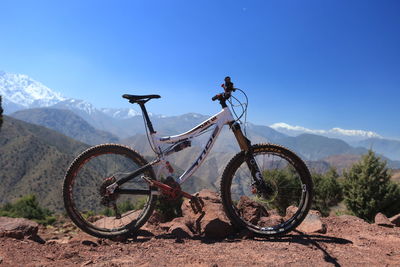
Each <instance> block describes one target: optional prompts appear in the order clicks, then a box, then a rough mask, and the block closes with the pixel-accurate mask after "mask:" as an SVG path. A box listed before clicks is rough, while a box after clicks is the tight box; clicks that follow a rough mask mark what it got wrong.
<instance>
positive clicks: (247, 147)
mask: <svg viewBox="0 0 400 267" xmlns="http://www.w3.org/2000/svg"><path fill="white" fill-rule="evenodd" d="M229 126H230V127H231V129H232V131H233V133H234V135H235V137H236V140H237V142H238V144H239V147H240V149H241V150H243V151H245V153H246V154H245V160H246V164H247V167H248V168H249V170H250V173H251V177H252V178H253V183H252V192H253V193H258V194H261V195H263V196H264V197H265V198H267V195H269V194H270V192H269V191H271V190H268V187H267V185H266V184H265V181H264V179H263V177H262V174H261V171H260V168H259V167H258V164H257V161H256V159H255V158H254V155H253V150H252V148H251V142H250V140H249V139H248V138H247V137H246V136H244V134H243V132H242V129H241V127H240V125H239V123H237V122H232V123H229Z"/></svg>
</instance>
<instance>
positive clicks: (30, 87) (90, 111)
mask: <svg viewBox="0 0 400 267" xmlns="http://www.w3.org/2000/svg"><path fill="white" fill-rule="evenodd" d="M0 95H2V97H3V108H4V113H5V114H11V113H13V112H15V111H18V110H22V109H27V108H38V107H39V108H40V107H51V108H58V109H67V110H72V111H74V112H75V113H77V114H78V115H80V116H82V115H83V113H85V115H83V117H88V116H89V117H90V116H97V117H98V116H100V114H101V115H102V116H110V117H113V118H116V119H128V118H132V117H135V116H137V115H140V114H141V113H139V112H138V111H136V110H134V109H131V108H130V109H98V108H96V107H94V106H93V105H92V104H91V103H89V102H87V101H84V100H78V99H73V98H66V97H64V96H62V95H61V94H60V93H58V92H56V91H53V90H52V89H50V88H48V87H46V86H45V85H43V84H42V83H40V82H38V81H35V80H34V79H32V78H30V77H28V76H27V75H24V74H13V73H7V72H4V71H0Z"/></svg>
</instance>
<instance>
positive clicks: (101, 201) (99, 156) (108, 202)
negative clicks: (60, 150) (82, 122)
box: [63, 144, 157, 238]
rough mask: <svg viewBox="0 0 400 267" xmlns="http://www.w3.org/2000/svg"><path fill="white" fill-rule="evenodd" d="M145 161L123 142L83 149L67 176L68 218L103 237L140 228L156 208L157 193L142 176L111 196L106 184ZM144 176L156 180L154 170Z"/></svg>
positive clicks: (124, 233) (65, 188) (65, 183)
mask: <svg viewBox="0 0 400 267" xmlns="http://www.w3.org/2000/svg"><path fill="white" fill-rule="evenodd" d="M146 164H147V161H146V160H145V159H144V158H143V157H142V156H140V155H139V154H138V153H137V152H135V151H133V150H132V149H130V148H128V147H125V146H121V145H114V144H105V145H98V146H95V147H92V148H89V149H88V150H86V151H84V152H83V153H82V154H80V155H79V156H78V157H77V158H76V159H75V160H74V162H73V163H72V164H71V166H70V167H69V169H68V171H67V173H66V175H65V179H64V187H63V196H64V205H65V209H66V211H67V213H68V215H69V217H70V218H71V219H72V221H73V222H74V223H75V224H76V225H77V226H78V227H79V228H81V229H82V230H83V231H85V232H87V233H89V234H91V235H93V236H97V237H101V238H113V237H119V236H128V235H130V234H132V233H134V232H135V231H137V230H138V229H139V228H140V227H141V226H142V225H143V224H144V223H145V222H146V221H147V219H148V218H149V216H150V215H151V213H152V211H153V209H154V205H155V201H156V197H157V196H156V195H154V194H152V190H151V189H152V188H150V186H149V184H148V183H147V182H146V181H145V180H144V179H142V178H141V175H138V176H137V177H135V178H134V179H132V180H130V181H128V182H126V183H124V184H123V185H121V187H118V188H117V189H116V190H115V192H114V193H113V194H111V195H110V194H108V193H106V187H107V186H109V185H111V184H113V183H114V182H115V181H116V180H118V178H121V177H123V176H126V175H127V174H129V173H131V172H133V171H135V170H137V169H139V168H140V167H142V166H143V165H146ZM143 175H145V176H147V177H148V178H150V179H155V175H154V172H153V170H152V169H150V170H148V171H146V172H144V173H143Z"/></svg>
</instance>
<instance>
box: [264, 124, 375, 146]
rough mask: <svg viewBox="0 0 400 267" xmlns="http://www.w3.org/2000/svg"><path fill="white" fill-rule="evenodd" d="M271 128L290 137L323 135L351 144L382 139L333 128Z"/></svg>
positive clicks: (281, 125)
mask: <svg viewBox="0 0 400 267" xmlns="http://www.w3.org/2000/svg"><path fill="white" fill-rule="evenodd" d="M270 127H271V128H273V129H275V130H277V131H279V132H281V133H284V134H287V135H289V136H297V135H300V134H303V133H309V134H317V135H322V136H326V137H330V138H339V139H342V140H344V141H347V142H350V143H352V142H356V141H361V140H365V139H368V138H382V136H381V135H379V134H377V133H375V132H372V131H364V130H346V129H341V128H332V129H329V130H316V129H308V128H305V127H302V126H292V125H289V124H287V123H283V122H280V123H274V124H272V125H270Z"/></svg>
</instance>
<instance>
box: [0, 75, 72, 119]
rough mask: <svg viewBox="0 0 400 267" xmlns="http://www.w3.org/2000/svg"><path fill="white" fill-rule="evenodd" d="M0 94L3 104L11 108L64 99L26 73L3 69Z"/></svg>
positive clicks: (46, 103) (29, 106) (34, 105)
mask: <svg viewBox="0 0 400 267" xmlns="http://www.w3.org/2000/svg"><path fill="white" fill-rule="evenodd" d="M0 94H1V95H2V96H3V99H4V100H5V101H4V104H5V106H6V105H10V106H12V108H13V109H21V108H34V107H49V106H52V105H54V104H56V103H58V102H60V101H63V100H65V99H66V98H65V97H63V96H62V95H61V94H60V93H57V92H54V91H52V90H51V89H50V88H48V87H46V86H44V85H43V84H41V83H40V82H38V81H35V80H33V79H31V78H29V77H28V76H27V75H23V74H12V73H6V72H4V71H0ZM5 112H7V109H5Z"/></svg>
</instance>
